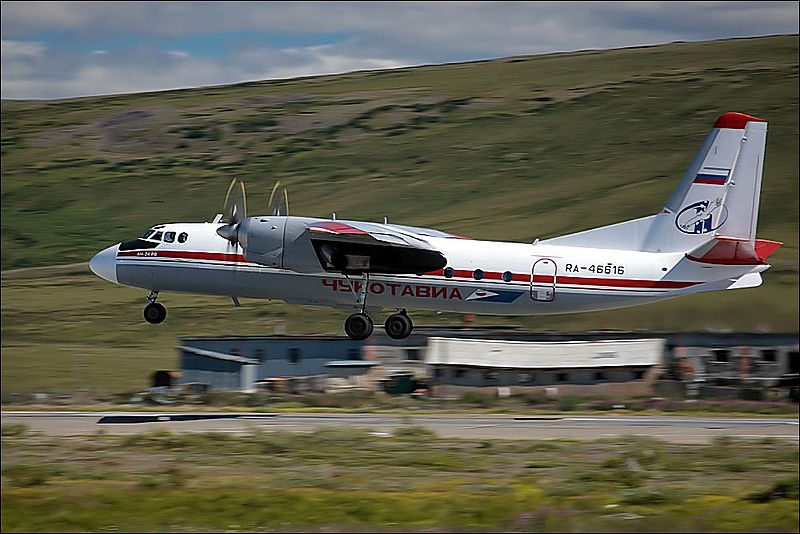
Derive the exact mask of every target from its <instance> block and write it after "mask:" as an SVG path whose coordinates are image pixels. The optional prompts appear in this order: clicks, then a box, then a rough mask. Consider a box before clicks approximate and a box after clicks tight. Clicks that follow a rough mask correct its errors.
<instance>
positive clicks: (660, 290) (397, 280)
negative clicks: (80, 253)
mask: <svg viewBox="0 0 800 534" xmlns="http://www.w3.org/2000/svg"><path fill="white" fill-rule="evenodd" d="M219 226H220V225H219V224H214V223H174V224H167V225H163V227H161V228H160V230H161V231H162V232H164V233H166V232H175V234H174V235H180V234H182V233H185V234H186V239H185V240H184V241H183V242H178V241H177V240H175V241H173V242H171V243H166V242H160V243H159V244H158V245H157V246H154V247H152V248H147V249H144V250H136V249H133V250H125V251H121V250H119V245H114V246H113V247H109V248H108V249H106V250H104V251H103V252H101V253H100V254H98V255H97V256H96V257H95V258H94V259H93V260H92V269H93V270H94V271H95V272H96V273H98V274H99V275H100V276H102V277H103V278H105V279H107V280H110V281H112V282H115V283H118V284H123V285H128V286H132V287H140V288H143V289H149V290H157V291H180V292H189V293H197V294H208V295H223V296H231V297H251V298H264V299H276V300H282V301H285V302H288V303H296V304H311V305H319V306H330V307H347V308H352V307H354V306H355V304H356V294H357V291H358V290H359V289H360V287H361V284H362V283H363V277H361V276H360V275H351V276H349V277H348V276H344V275H342V274H339V273H332V272H325V271H324V270H323V269H322V268H321V267H320V269H319V272H311V273H308V272H304V273H299V272H295V271H292V270H289V269H282V268H275V267H268V266H264V265H261V264H259V263H254V262H252V261H248V260H247V259H246V258H245V257H244V255H243V252H242V249H241V248H240V247H239V246H238V245H233V244H231V243H230V242H229V241H227V240H226V239H224V238H222V237H220V236H219V235H217V233H216V229H217V228H218V227H219ZM426 239H427V241H428V242H429V243H430V244H431V245H432V246H433V247H435V249H436V250H439V251H440V252H441V253H442V254H443V255H444V257H445V258H446V259H447V267H446V268H445V269H442V270H439V271H435V272H429V273H424V274H422V275H413V274H411V275H372V276H370V278H369V283H368V294H367V309H378V308H398V309H400V308H403V309H426V310H438V311H453V312H463V313H476V314H498V315H540V314H558V313H572V312H579V311H591V310H602V309H612V308H620V307H625V306H632V305H637V304H644V303H648V302H653V301H657V300H663V299H667V298H672V297H676V296H680V295H685V294H688V293H695V292H701V291H712V290H718V289H726V288H728V287H731V286H732V285H733V284H734V283H735V281H736V280H737V279H738V278H740V277H742V276H743V275H745V274H748V273H756V272H760V271H761V270H764V269H766V268H767V267H768V266H766V265H764V266H757V267H753V266H720V265H714V266H711V265H706V264H703V263H698V262H695V261H692V260H690V259H688V258H686V257H685V254H684V253H683V252H670V253H654V252H638V251H630V250H613V249H601V248H587V247H573V246H556V245H547V244H522V243H507V242H496V241H477V240H468V239H454V238H444V237H427V238H426ZM481 275H482V276H481Z"/></svg>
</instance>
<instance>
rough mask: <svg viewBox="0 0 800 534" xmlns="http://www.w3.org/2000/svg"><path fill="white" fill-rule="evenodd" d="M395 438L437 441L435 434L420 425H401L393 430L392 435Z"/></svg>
mask: <svg viewBox="0 0 800 534" xmlns="http://www.w3.org/2000/svg"><path fill="white" fill-rule="evenodd" d="M392 434H393V435H394V437H396V438H403V439H414V440H421V441H424V440H432V439H438V437H439V436H438V435H437V434H436V432H434V431H433V430H431V429H430V428H427V427H424V426H421V425H403V426H400V427H397V428H395V429H394V432H393V433H392Z"/></svg>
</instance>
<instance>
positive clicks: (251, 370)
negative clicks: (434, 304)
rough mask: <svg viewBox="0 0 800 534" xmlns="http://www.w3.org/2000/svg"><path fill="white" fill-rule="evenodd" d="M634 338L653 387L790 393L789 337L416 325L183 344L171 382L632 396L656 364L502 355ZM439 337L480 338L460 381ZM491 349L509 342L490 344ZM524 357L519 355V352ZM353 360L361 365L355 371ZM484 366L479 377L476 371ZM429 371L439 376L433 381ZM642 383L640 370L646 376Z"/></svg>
mask: <svg viewBox="0 0 800 534" xmlns="http://www.w3.org/2000/svg"><path fill="white" fill-rule="evenodd" d="M643 337H647V338H650V339H653V340H663V341H662V345H661V346H662V349H661V354H660V359H659V362H658V366H659V367H660V368H663V372H662V373H661V378H662V379H666V380H661V381H669V380H672V381H673V382H679V383H688V382H696V383H700V384H703V385H704V386H714V387H717V386H719V387H722V386H725V387H737V386H738V385H742V384H744V385H752V384H753V383H754V382H755V383H757V384H758V386H757V387H765V388H766V387H796V386H797V380H798V367H799V366H800V360H799V359H798V334H797V333H765V332H647V333H642V332H619V331H598V332H558V333H554V332H553V333H551V332H546V333H538V332H528V331H525V330H522V329H519V328H516V327H467V328H465V327H446V326H445V327H441V326H437V327H425V326H418V327H416V328H415V330H414V333H413V334H412V335H411V336H409V337H408V338H407V339H404V340H400V341H397V340H393V339H390V338H388V337H387V336H385V335H384V334H383V333H382V332H378V331H377V330H376V333H375V334H374V335H373V336H372V337H370V338H369V339H367V340H365V341H353V340H350V339H348V338H347V337H345V336H336V335H273V336H221V337H184V338H181V340H180V347H179V351H180V354H181V371H182V373H181V376H180V380H179V383H180V384H189V383H194V384H198V385H199V387H208V388H210V389H222V390H252V389H253V388H255V387H257V385H258V384H263V383H265V382H269V381H271V380H272V381H274V380H277V379H282V378H289V377H294V378H296V377H326V376H327V377H337V378H341V379H346V378H347V377H351V376H355V375H366V374H369V375H370V376H371V377H378V376H380V375H381V374H382V375H383V376H385V377H390V376H395V375H408V374H410V375H411V376H412V377H413V378H414V379H415V380H422V381H424V380H429V381H433V382H435V383H439V384H440V385H443V384H444V381H445V380H446V381H449V382H448V384H449V385H452V386H455V387H459V388H467V387H495V388H496V387H498V385H499V384H502V385H501V386H500V387H515V388H516V387H531V388H541V387H550V388H552V387H558V388H560V390H561V391H567V390H568V389H569V388H572V386H575V387H576V388H578V390H581V389H583V390H585V389H587V386H592V387H591V388H589V389H590V390H594V391H598V392H599V391H608V392H613V391H616V390H618V389H619V387H618V386H614V385H613V384H623V383H624V384H627V385H626V386H625V387H624V388H623V389H624V390H625V391H634V390H635V391H639V390H643V388H644V389H647V388H649V386H648V385H646V384H649V382H647V379H644V380H645V381H644V382H642V380H643V379H642V378H638V374H637V373H638V372H639V371H642V369H641V367H642V366H645V367H648V366H649V367H650V368H653V367H654V366H655V364H651V363H647V362H649V361H650V360H646V361H645V360H642V361H640V362H639V363H635V364H634V363H630V365H627V366H624V365H623V366H619V365H610V366H606V367H608V369H606V368H603V366H600V365H595V364H594V363H596V362H594V360H591V359H590V360H588V361H590V362H594V363H592V364H591V365H590V364H586V365H583V366H579V365H577V364H576V365H571V366H565V365H561V367H563V369H564V370H562V371H558V370H557V369H556V368H550V367H546V368H541V369H539V368H537V367H535V366H532V365H531V364H525V365H518V364H519V363H520V362H518V361H517V360H514V358H516V356H514V355H513V354H511V353H510V352H509V350H510V347H517V348H518V349H519V348H522V347H523V345H513V342H517V343H533V344H536V343H540V344H541V343H550V344H552V343H566V346H569V343H572V342H584V343H590V344H591V343H595V344H596V343H597V342H604V343H608V342H612V341H618V342H623V341H626V340H627V341H632V340H641V338H643ZM439 338H447V339H453V340H475V341H477V340H481V341H480V343H479V344H478V345H477V346H479V347H482V348H481V349H480V350H481V351H483V354H482V355H481V354H480V351H478V352H476V353H475V354H473V356H472V359H471V360H470V362H471V363H470V364H468V365H467V364H464V365H463V366H462V367H463V369H461V374H460V375H459V376H453V373H455V372H456V369H455V367H454V364H453V363H452V362H451V363H442V362H439V363H435V362H436V361H437V360H435V358H438V357H439V356H435V354H434V352H435V351H434V350H433V349H434V348H435V346H436V344H437V343H440V342H439V341H434V340H436V339H439ZM497 342H511V343H512V344H511V345H497V346H495V345H493V344H494V343H497ZM503 347H506V348H503ZM628 347H633V345H629V346H628ZM495 349H499V350H501V353H502V354H503V357H502V359H503V361H508V362H516V363H514V364H513V365H512V364H509V363H505V364H503V365H502V366H500V367H498V366H497V365H495V364H494V363H496V362H497V360H498V358H497V357H496V355H497V354H500V353H493V352H492V351H493V350H495ZM435 350H437V351H438V350H439V349H438V348H436V349H435ZM527 350H528V349H524V350H522V354H524V353H526V352H525V351H527ZM429 353H430V357H429ZM434 356H435V357H434ZM538 357H539V356H537V358H538ZM362 361H363V362H370V363H369V364H365V365H362V364H360V363H358V362H362ZM335 362H343V363H335ZM347 362H353V364H352V365H350V364H347ZM493 362H494V363H493ZM462 363H463V362H462ZM556 363H557V362H556ZM378 364H379V365H378ZM483 368H485V369H484V370H483V372H482V374H481V373H480V372H479V371H478V370H479V369H483ZM437 369H438V371H437ZM537 369H539V370H538V371H537ZM547 369H549V370H547ZM436 373H440V374H439V375H438V376H437V375H436ZM448 373H450V374H448ZM598 373H599V374H598ZM620 373H622V374H620ZM528 374H530V375H533V376H534V377H535V380H536V381H535V382H532V383H530V384H527V385H523V384H520V383H519V381H520V380H521V379H522V378H524V377H523V376H522V375H528ZM626 376H627V377H628V378H626ZM649 376H650V375H648V374H647V372H646V373H645V377H649ZM553 380H554V381H553ZM363 382H364V381H361V383H363ZM512 382H513V383H512ZM792 384H794V386H793V385H792ZM568 385H569V388H568V387H567V386H568ZM595 386H601V387H595ZM610 394H611V393H610ZM614 394H618V393H614ZM643 394H644V393H643Z"/></svg>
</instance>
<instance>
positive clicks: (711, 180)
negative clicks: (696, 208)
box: [694, 169, 730, 185]
mask: <svg viewBox="0 0 800 534" xmlns="http://www.w3.org/2000/svg"><path fill="white" fill-rule="evenodd" d="M729 173H730V171H729V170H723V169H714V170H701V171H700V172H698V173H697V176H695V177H694V183H696V184H711V185H725V182H727V181H728V174H729Z"/></svg>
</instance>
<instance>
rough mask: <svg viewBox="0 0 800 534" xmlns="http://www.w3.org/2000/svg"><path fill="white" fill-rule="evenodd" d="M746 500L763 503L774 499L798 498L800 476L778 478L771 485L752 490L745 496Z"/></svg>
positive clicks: (799, 495)
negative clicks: (762, 488)
mask: <svg viewBox="0 0 800 534" xmlns="http://www.w3.org/2000/svg"><path fill="white" fill-rule="evenodd" d="M746 499H747V500H748V501H751V502H759V503H765V502H769V501H772V500H775V499H794V500H798V499H800V477H793V478H784V479H782V480H778V481H777V482H775V483H774V484H773V485H772V486H771V487H769V488H767V489H764V490H759V491H754V492H753V493H751V494H750V495H748V496H747V497H746Z"/></svg>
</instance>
